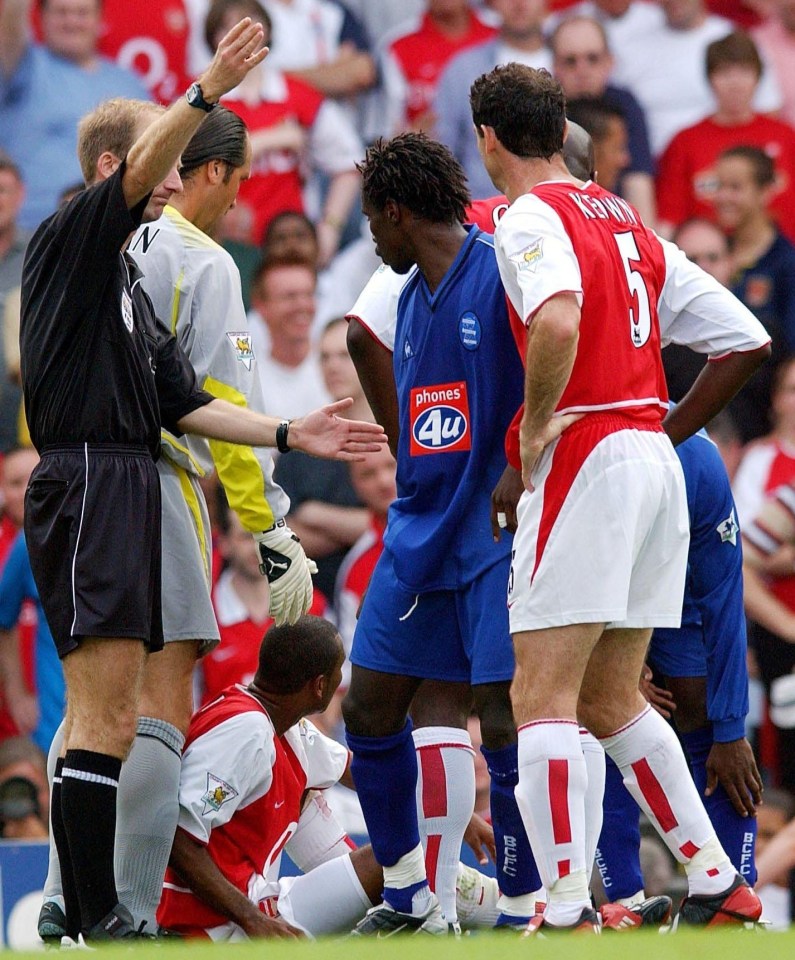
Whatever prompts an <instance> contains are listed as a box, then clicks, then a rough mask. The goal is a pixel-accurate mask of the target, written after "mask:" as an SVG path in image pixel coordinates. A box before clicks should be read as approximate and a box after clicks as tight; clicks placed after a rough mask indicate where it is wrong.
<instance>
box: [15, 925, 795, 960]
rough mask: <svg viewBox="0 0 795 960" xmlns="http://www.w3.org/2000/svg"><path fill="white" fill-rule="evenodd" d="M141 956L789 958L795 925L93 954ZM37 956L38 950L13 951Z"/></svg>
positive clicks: (180, 946) (293, 959) (204, 959)
mask: <svg viewBox="0 0 795 960" xmlns="http://www.w3.org/2000/svg"><path fill="white" fill-rule="evenodd" d="M132 952H134V953H145V954H149V956H151V957H152V958H153V960H154V958H156V957H158V956H160V957H163V958H164V960H211V958H212V957H219V956H221V957H223V960H531V958H534V957H539V958H542V960H544V958H550V960H591V958H594V960H785V958H787V960H789V958H795V930H793V931H792V932H790V933H770V932H767V931H761V932H747V931H744V930H710V931H705V930H687V931H683V932H680V933H677V934H674V935H672V934H667V935H662V936H661V935H659V934H656V933H647V932H645V931H642V932H638V931H632V932H624V933H612V934H603V935H602V936H601V937H590V936H585V935H577V936H558V937H555V938H554V939H553V940H532V941H531V940H520V939H519V938H518V937H516V936H515V935H513V934H506V933H499V934H497V933H487V932H485V933H477V934H474V935H472V936H467V937H462V938H461V939H460V940H453V939H452V938H444V939H442V938H437V937H403V938H394V939H392V940H391V941H390V942H389V943H384V942H383V941H382V942H381V943H378V942H376V941H375V940H370V939H362V940H342V939H335V938H327V939H324V940H318V941H315V942H313V943H303V942H301V943H299V942H295V941H291V942H286V941H279V940H267V941H257V942H255V943H244V944H205V943H202V944H199V943H196V942H195V941H194V942H192V943H173V942H172V943H167V944H154V945H150V944H146V943H142V944H141V945H140V946H137V947H130V946H126V947H123V946H110V947H105V948H104V949H100V950H97V954H98V955H99V957H100V958H101V957H102V956H103V955H104V956H107V957H120V956H121V955H122V954H123V955H126V956H129V955H130V953H132ZM15 957H19V958H26V957H27V958H31V960H33V958H38V960H41V957H42V954H41V953H35V954H34V953H29V954H23V953H18V954H15Z"/></svg>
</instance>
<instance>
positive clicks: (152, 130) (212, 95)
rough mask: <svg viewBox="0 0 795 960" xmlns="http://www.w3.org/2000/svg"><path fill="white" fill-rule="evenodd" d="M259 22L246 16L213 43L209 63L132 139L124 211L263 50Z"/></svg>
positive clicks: (162, 173) (157, 179) (164, 172)
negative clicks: (167, 106) (213, 54)
mask: <svg viewBox="0 0 795 960" xmlns="http://www.w3.org/2000/svg"><path fill="white" fill-rule="evenodd" d="M262 37H263V31H262V25H261V24H259V23H252V22H251V18H250V17H245V18H244V19H243V20H241V21H240V23H238V24H236V25H235V26H234V27H232V29H231V30H230V31H229V33H227V35H226V36H225V37H224V39H223V40H222V41H221V42H220V44H219V45H218V49H217V50H216V52H215V56H214V57H213V59H212V62H211V63H210V66H209V67H208V68H207V69H206V70H205V71H204V73H203V74H202V75H201V76H200V77H199V79H198V81H197V82H196V83H194V84H193V85H192V86H191V87H190V88H189V89H188V92H187V94H186V96H184V97H180V98H179V100H177V101H176V102H175V103H174V104H172V105H171V107H169V109H168V110H167V111H166V112H165V113H164V114H163V115H162V116H160V117H158V118H157V120H155V122H154V123H152V124H151V125H150V126H148V127H147V128H146V130H145V131H144V132H143V133H142V134H141V136H140V137H139V138H138V140H136V142H135V143H134V144H133V146H132V147H131V149H130V152H129V154H128V156H127V167H126V169H125V171H124V175H123V178H122V190H123V192H124V199H125V201H126V203H127V207H128V209H130V210H131V209H132V208H133V207H134V206H135V205H136V204H138V203H140V201H141V200H143V199H144V197H146V196H148V195H149V194H150V193H151V192H152V190H154V188H155V187H156V186H157V185H158V184H159V183H161V182H162V181H163V180H165V178H166V177H167V176H168V174H169V172H170V170H171V169H172V168H173V167H174V165H175V164H176V163H177V161H178V160H179V158H180V155H181V154H182V151H183V150H184V149H185V147H186V146H187V145H188V142H189V141H190V138H191V137H192V136H193V134H194V133H195V132H196V130H197V129H198V127H199V124H200V123H201V122H202V120H203V119H204V116H205V114H206V113H207V112H209V111H210V110H212V108H213V107H214V106H215V105H216V104H217V103H218V100H219V99H220V98H221V97H222V96H223V95H224V94H225V93H228V92H229V91H230V90H233V89H234V88H235V87H236V86H237V85H238V84H239V83H240V81H241V80H242V79H243V77H245V75H246V74H247V73H248V72H249V70H251V69H252V68H253V67H255V66H256V65H257V64H258V63H261V62H262V61H263V60H264V59H265V57H266V56H267V54H268V48H267V47H263V46H262Z"/></svg>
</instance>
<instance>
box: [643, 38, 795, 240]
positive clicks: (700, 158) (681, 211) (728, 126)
mask: <svg viewBox="0 0 795 960" xmlns="http://www.w3.org/2000/svg"><path fill="white" fill-rule="evenodd" d="M706 65H707V77H708V78H709V85H710V88H711V89H712V92H713V94H714V95H715V101H716V103H717V111H716V112H715V113H714V114H713V115H712V116H710V117H707V118H706V119H704V120H702V121H701V122H700V123H697V124H696V125H695V126H693V127H688V128H687V129H686V130H682V131H680V132H679V133H678V134H677V135H676V136H675V137H674V138H673V140H672V141H671V142H670V143H669V144H668V147H667V149H666V151H665V153H664V154H663V155H662V157H661V158H660V164H659V171H658V175H657V211H658V214H659V223H660V231H661V232H662V233H664V234H665V235H666V236H669V235H670V233H671V228H672V227H674V226H677V225H678V224H679V223H681V222H682V221H683V220H686V219H688V218H689V217H695V216H698V217H709V218H712V217H713V216H714V209H713V205H712V203H713V200H714V196H715V190H716V187H717V178H716V175H715V162H716V161H717V159H718V157H719V156H720V155H721V153H723V151H724V150H726V149H728V148H729V147H734V146H740V145H742V146H757V147H761V148H762V149H763V150H764V151H765V153H767V154H768V155H769V156H770V157H771V159H772V160H773V162H774V164H775V168H776V184H777V191H776V193H775V196H774V197H773V200H772V203H771V206H770V210H771V213H772V214H773V215H774V216H775V218H776V221H777V222H778V224H779V226H780V227H781V229H782V231H783V232H784V233H785V234H786V235H787V236H788V237H789V238H790V239H793V237H795V130H794V129H793V128H792V127H790V126H789V125H788V124H786V123H782V122H781V121H780V120H774V119H773V118H772V117H766V116H762V115H760V114H757V113H754V110H753V99H754V91H755V90H756V88H757V86H758V84H759V79H760V77H761V75H762V61H761V59H760V58H759V51H758V50H757V48H756V45H755V44H754V42H753V40H752V39H751V38H750V37H749V36H748V34H747V33H741V32H739V31H738V32H735V33H730V34H729V35H728V36H726V37H723V38H722V39H720V40H715V41H713V42H712V43H711V44H710V45H709V46H708V47H707V57H706Z"/></svg>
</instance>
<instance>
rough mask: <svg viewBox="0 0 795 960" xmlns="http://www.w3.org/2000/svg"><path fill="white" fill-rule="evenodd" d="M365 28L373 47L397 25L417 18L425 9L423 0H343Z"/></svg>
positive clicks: (393, 30)
mask: <svg viewBox="0 0 795 960" xmlns="http://www.w3.org/2000/svg"><path fill="white" fill-rule="evenodd" d="M344 2H345V6H346V7H348V9H349V10H350V11H351V12H352V13H354V14H355V15H356V16H357V17H358V18H359V20H360V21H361V22H362V24H363V25H364V27H365V29H366V30H367V35H368V36H369V37H370V41H371V42H372V43H373V45H374V46H375V47H377V46H379V45H380V43H381V41H382V40H383V39H384V38H385V37H387V36H388V35H389V34H393V33H394V32H395V30H396V29H397V28H398V27H402V26H403V24H405V23H406V22H407V21H408V20H411V19H412V18H413V19H415V20H417V19H419V18H420V17H421V16H422V13H423V11H424V9H425V0H378V2H377V3H373V0H344Z"/></svg>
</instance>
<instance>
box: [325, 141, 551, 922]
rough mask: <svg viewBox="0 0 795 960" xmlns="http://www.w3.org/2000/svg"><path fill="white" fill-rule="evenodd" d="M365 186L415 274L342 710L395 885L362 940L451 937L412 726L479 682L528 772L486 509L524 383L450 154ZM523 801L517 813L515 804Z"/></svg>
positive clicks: (368, 209) (404, 298) (497, 746)
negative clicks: (452, 688)
mask: <svg viewBox="0 0 795 960" xmlns="http://www.w3.org/2000/svg"><path fill="white" fill-rule="evenodd" d="M361 171H362V174H363V188H362V194H363V202H362V208H363V211H364V213H365V215H366V216H367V217H368V219H369V221H370V229H371V231H372V234H373V237H374V239H375V241H376V244H377V247H376V252H377V253H378V254H379V256H381V258H382V259H383V260H384V262H385V263H386V264H387V266H389V267H391V268H392V269H393V270H394V271H395V272H396V273H398V274H404V275H405V274H409V272H410V271H411V270H412V268H413V267H414V266H415V264H416V266H417V267H418V269H417V270H416V271H415V272H414V273H413V274H411V275H410V276H409V277H408V279H407V281H406V284H405V286H404V288H403V290H402V291H401V293H400V297H399V300H398V306H397V326H396V330H395V341H394V342H395V346H394V353H393V365H392V376H393V380H394V387H395V389H396V393H397V404H398V421H399V423H398V425H397V428H396V429H397V433H398V436H397V444H396V446H395V444H394V437H392V436H390V441H391V442H392V443H393V449H395V450H396V454H397V463H398V468H397V486H398V499H397V500H396V502H395V503H394V504H393V506H392V508H391V509H390V512H389V518H388V525H387V530H386V534H385V537H384V552H383V554H382V556H381V559H380V560H379V562H378V564H377V566H376V569H375V572H374V574H373V578H372V580H371V583H370V587H369V590H368V592H367V595H366V597H365V601H364V604H363V608H362V613H361V617H360V619H359V623H358V626H357V630H356V634H355V636H354V641H353V650H352V653H351V662H352V665H353V666H352V673H351V685H350V688H349V691H348V695H347V697H346V699H345V702H344V704H343V712H344V716H345V722H346V726H347V730H348V745H349V746H350V748H351V750H352V751H353V763H352V772H353V777H354V780H355V781H356V785H357V790H358V792H359V799H360V801H361V803H362V809H363V811H364V815H365V819H366V821H367V826H368V831H369V834H370V839H371V841H372V844H373V849H374V851H375V855H376V858H377V859H378V861H379V862H380V863H381V864H382V866H383V867H384V874H385V890H384V901H385V902H384V904H383V905H382V906H381V907H377V908H375V909H374V910H373V911H371V912H370V913H369V914H368V916H367V917H366V918H365V920H364V921H363V922H362V923H361V924H360V925H359V927H358V928H357V931H358V932H359V933H378V932H381V931H384V932H387V931H395V930H397V929H399V928H401V929H402V928H415V929H416V928H418V927H421V926H422V927H423V928H424V929H425V930H427V931H429V932H443V931H446V928H447V923H446V920H445V919H444V918H443V917H442V916H441V912H440V910H439V907H438V905H437V903H436V899H435V897H434V896H433V895H432V894H431V893H430V890H429V887H428V883H427V879H426V873H425V863H424V859H423V852H422V847H421V845H420V838H419V831H418V824H417V811H416V805H415V785H416V781H417V760H416V754H415V749H414V743H413V741H412V735H411V723H410V722H409V721H408V720H407V713H408V709H409V705H410V704H411V701H412V698H413V696H414V694H415V692H416V691H417V689H418V688H419V686H420V684H421V683H422V682H423V680H424V679H427V680H436V681H446V682H449V683H453V684H468V683H470V681H471V683H472V685H473V695H474V702H475V708H476V710H477V711H478V713H479V715H480V717H481V727H482V734H483V741H484V745H485V746H486V747H487V749H489V748H492V749H493V751H494V753H495V754H498V753H501V752H504V753H505V764H506V766H508V767H510V759H509V756H508V755H509V754H511V755H512V757H513V766H514V768H515V766H516V747H515V738H516V733H515V727H514V723H513V716H512V712H511V707H510V699H509V695H508V689H509V684H510V680H511V677H512V675H513V651H512V647H511V643H510V637H509V635H508V627H507V610H506V598H505V586H506V583H507V578H508V571H509V566H510V549H511V544H510V541H509V540H508V539H503V540H501V541H499V542H495V540H494V538H493V536H492V531H491V525H490V493H491V490H492V489H493V487H494V486H495V485H496V483H497V481H498V480H499V479H500V477H501V475H502V473H503V471H504V470H505V467H506V461H505V454H504V449H503V439H504V434H505V430H506V428H507V426H508V424H509V423H510V421H511V419H512V417H513V415H514V413H515V412H516V409H517V407H518V406H519V404H520V403H521V398H522V382H523V375H522V369H521V363H520V360H519V356H518V353H517V350H516V347H515V345H514V342H513V339H512V336H511V333H510V326H509V323H508V318H507V313H506V310H507V308H506V303H505V294H504V291H503V288H502V285H501V283H500V279H499V273H498V270H497V264H496V259H495V255H494V249H493V246H492V238H491V236H490V235H487V234H484V233H483V232H482V231H480V230H479V229H478V228H477V227H468V228H465V227H464V226H462V222H463V220H464V209H465V207H466V205H467V203H468V202H469V197H468V193H467V190H466V186H465V178H464V175H463V171H462V170H461V168H460V166H459V164H458V163H457V161H456V160H455V159H454V158H453V156H452V155H451V154H450V152H449V151H448V150H447V148H445V147H443V146H442V145H441V144H438V143H435V142H434V141H431V140H428V139H427V138H426V137H424V136H422V135H418V134H413V133H407V134H402V135H401V136H399V137H396V138H395V139H393V140H391V141H389V142H388V143H384V142H378V143H377V144H376V145H375V146H374V147H372V148H371V149H370V150H369V151H368V154H367V157H366V160H365V162H364V163H363V164H362V167H361ZM354 359H356V358H355V357H354ZM380 414H381V411H379V415H380ZM566 425H567V424H565V423H561V424H560V429H561V430H562V429H564V428H565V426H566ZM490 766H492V764H491V762H490ZM509 774H510V771H508V775H509ZM507 793H508V791H507V790H506V795H507ZM510 801H511V803H513V804H514V807H515V801H514V800H513V796H512V791H510ZM495 813H496V811H495ZM517 823H518V825H519V828H521V820H520V819H519V818H518V811H517ZM496 826H497V825H496V824H495V829H496ZM524 843H525V844H526V838H525V840H524ZM528 853H529V847H528Z"/></svg>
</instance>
